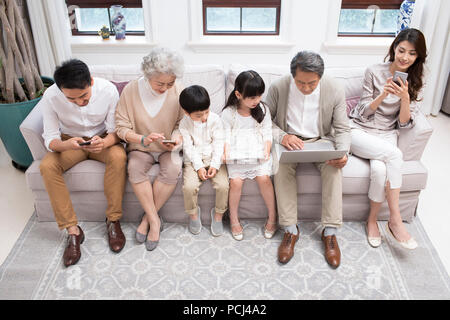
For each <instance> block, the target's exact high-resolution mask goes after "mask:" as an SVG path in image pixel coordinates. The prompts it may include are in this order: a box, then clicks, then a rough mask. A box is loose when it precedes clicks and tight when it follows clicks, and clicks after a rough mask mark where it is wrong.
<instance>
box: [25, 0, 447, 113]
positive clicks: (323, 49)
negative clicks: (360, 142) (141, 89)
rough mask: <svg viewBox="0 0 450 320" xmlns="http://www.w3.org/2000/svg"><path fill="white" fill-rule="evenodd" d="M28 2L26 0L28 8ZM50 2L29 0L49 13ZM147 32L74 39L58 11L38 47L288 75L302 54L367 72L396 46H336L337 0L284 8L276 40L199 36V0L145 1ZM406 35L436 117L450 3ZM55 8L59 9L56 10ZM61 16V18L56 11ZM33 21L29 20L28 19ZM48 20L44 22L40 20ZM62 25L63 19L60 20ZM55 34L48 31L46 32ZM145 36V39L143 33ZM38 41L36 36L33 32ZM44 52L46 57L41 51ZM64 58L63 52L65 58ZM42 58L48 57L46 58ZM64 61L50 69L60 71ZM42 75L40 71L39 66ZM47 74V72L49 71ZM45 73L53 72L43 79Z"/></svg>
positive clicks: (120, 60)
mask: <svg viewBox="0 0 450 320" xmlns="http://www.w3.org/2000/svg"><path fill="white" fill-rule="evenodd" d="M28 1H29V2H31V0H28ZM54 1H56V2H59V3H61V4H63V3H64V0H33V3H42V4H41V7H44V9H45V8H46V7H49V3H50V2H51V3H53V2H54ZM142 1H143V9H144V15H145V20H146V21H145V24H146V36H145V37H136V36H135V37H131V36H128V37H127V39H126V40H125V41H117V42H116V41H115V40H113V39H112V40H109V41H102V40H101V39H100V37H97V36H94V37H72V36H71V34H70V32H69V31H68V30H67V31H66V30H63V29H64V28H58V27H55V21H56V22H59V23H63V20H64V19H62V18H61V17H64V16H65V15H67V13H65V12H63V10H59V9H58V8H62V7H63V5H58V6H54V5H53V7H54V8H53V7H52V8H53V10H47V13H48V15H49V17H46V18H44V19H43V20H47V22H48V24H51V25H52V26H51V27H50V28H49V30H50V31H49V36H50V38H51V39H53V40H52V42H54V43H58V44H59V46H53V47H52V45H51V44H46V43H45V42H42V41H41V42H39V43H37V45H36V46H37V48H38V49H39V50H38V56H39V55H41V58H46V59H48V57H51V56H54V57H55V58H54V59H55V60H58V56H63V55H62V54H60V55H55V54H54V52H55V51H58V50H56V49H59V51H61V49H60V48H59V47H67V48H70V49H69V51H71V55H72V57H76V58H79V59H81V60H83V61H85V62H86V63H87V64H89V65H97V64H139V63H140V62H141V60H142V57H143V56H144V55H146V54H147V53H148V52H149V51H150V50H151V49H152V48H153V47H155V46H165V47H170V48H172V49H176V50H178V51H179V52H180V53H181V54H182V55H183V57H184V59H185V62H186V64H191V65H196V64H205V63H210V64H220V65H223V66H224V67H225V69H227V68H228V65H230V64H233V63H239V64H277V65H285V66H286V72H288V71H289V69H288V66H289V62H290V60H291V58H292V57H293V56H294V55H295V53H297V52H298V51H300V50H305V49H307V50H313V51H316V52H318V53H320V54H321V55H322V57H323V58H324V60H325V67H367V66H369V65H371V64H374V63H377V62H381V61H383V60H384V57H385V55H386V53H387V51H388V47H389V45H390V44H391V42H392V40H393V38H364V37H362V38H350V37H345V38H338V37H337V36H336V33H337V26H338V23H339V11H340V7H341V0H315V1H311V0H282V2H281V7H282V9H281V10H282V11H281V27H280V29H281V30H280V36H278V37H273V36H259V37H258V36H256V37H255V36H253V37H252V36H234V37H230V36H228V37H227V36H209V37H205V36H203V35H202V12H201V0H142ZM415 7H416V8H415V10H414V14H413V17H412V23H411V27H414V28H418V29H420V30H422V31H423V33H424V34H425V38H426V40H427V45H428V49H429V56H428V63H427V67H428V70H429V73H428V74H429V75H431V76H429V77H428V79H426V80H427V83H428V86H427V88H426V92H425V98H424V101H423V103H422V111H423V112H424V113H425V114H430V113H432V114H434V115H435V114H437V113H438V112H439V109H440V104H441V101H442V96H443V90H444V88H445V83H444V82H445V81H446V79H447V75H448V72H449V69H450V62H449V60H450V58H449V56H448V52H449V50H450V48H449V47H450V46H449V45H447V43H448V38H449V28H450V24H449V20H450V10H449V9H450V3H449V1H448V0H416V6H415ZM55 8H56V9H55ZM57 9H58V10H59V11H58V10H57ZM33 14H34V13H33V12H31V13H30V15H33ZM43 17H45V15H43ZM65 20H66V21H67V19H65ZM51 28H53V29H51ZM147 31H148V32H147ZM35 32H36V33H38V34H37V35H35V39H37V38H38V37H39V34H43V33H45V32H42V31H41V32H39V30H35V28H34V26H33V34H34V33H35ZM45 47H47V49H46V48H45ZM65 51H66V50H64V52H65ZM45 52H47V54H45ZM60 62H61V61H54V63H55V64H59V63H60ZM41 68H42V66H41ZM47 69H48V68H47ZM48 72H50V71H48Z"/></svg>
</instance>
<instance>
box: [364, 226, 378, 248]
mask: <svg viewBox="0 0 450 320" xmlns="http://www.w3.org/2000/svg"><path fill="white" fill-rule="evenodd" d="M377 228H378V232H380V227H379V226H378V223H377ZM366 235H367V242H369V245H370V246H371V247H372V248H378V247H379V246H380V245H381V236H379V237H369V231H368V230H367V223H366Z"/></svg>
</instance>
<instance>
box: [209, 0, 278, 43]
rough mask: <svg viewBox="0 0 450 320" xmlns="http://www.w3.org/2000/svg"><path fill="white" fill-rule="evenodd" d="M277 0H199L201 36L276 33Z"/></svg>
mask: <svg viewBox="0 0 450 320" xmlns="http://www.w3.org/2000/svg"><path fill="white" fill-rule="evenodd" d="M280 8H281V0H241V1H238V0H223V1H222V0H203V34H204V35H279V34H280Z"/></svg>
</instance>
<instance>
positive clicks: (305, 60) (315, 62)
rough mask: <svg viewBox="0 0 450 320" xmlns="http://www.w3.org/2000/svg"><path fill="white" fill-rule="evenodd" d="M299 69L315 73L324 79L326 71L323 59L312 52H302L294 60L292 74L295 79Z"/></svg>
mask: <svg viewBox="0 0 450 320" xmlns="http://www.w3.org/2000/svg"><path fill="white" fill-rule="evenodd" d="M297 69H299V70H300V71H303V72H314V73H316V74H317V75H318V76H319V77H320V78H322V75H323V71H324V69H325V66H324V63H323V59H322V57H321V56H320V55H319V54H318V53H315V52H312V51H300V52H299V53H297V54H296V55H295V57H294V58H292V61H291V74H292V76H293V77H295V73H296V72H297Z"/></svg>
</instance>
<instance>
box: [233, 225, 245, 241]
mask: <svg viewBox="0 0 450 320" xmlns="http://www.w3.org/2000/svg"><path fill="white" fill-rule="evenodd" d="M239 225H240V226H241V228H242V230H241V231H239V232H236V233H234V232H233V231H231V235H232V236H233V238H234V240H237V241H241V240H242V239H244V227H243V226H242V224H241V223H240V222H239V223H235V224H232V225H231V226H230V228H232V227H234V226H239Z"/></svg>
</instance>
